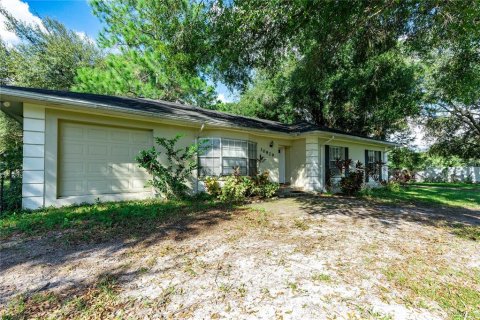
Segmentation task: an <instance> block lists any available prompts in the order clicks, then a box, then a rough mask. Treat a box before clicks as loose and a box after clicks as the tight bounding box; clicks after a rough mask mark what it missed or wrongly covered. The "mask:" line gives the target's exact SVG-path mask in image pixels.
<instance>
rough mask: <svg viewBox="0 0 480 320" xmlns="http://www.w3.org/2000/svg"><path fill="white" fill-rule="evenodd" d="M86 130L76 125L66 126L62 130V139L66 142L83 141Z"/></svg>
mask: <svg viewBox="0 0 480 320" xmlns="http://www.w3.org/2000/svg"><path fill="white" fill-rule="evenodd" d="M83 135H84V128H83V127H80V126H79V125H75V124H64V126H63V130H61V137H62V138H63V139H65V140H70V139H71V140H82V139H83V138H84V136H83Z"/></svg>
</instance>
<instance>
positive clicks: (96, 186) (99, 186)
mask: <svg viewBox="0 0 480 320" xmlns="http://www.w3.org/2000/svg"><path fill="white" fill-rule="evenodd" d="M110 191H111V188H110V182H109V181H108V180H98V181H93V180H87V190H86V192H87V193H88V194H102V193H110Z"/></svg>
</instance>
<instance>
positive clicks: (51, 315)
mask: <svg viewBox="0 0 480 320" xmlns="http://www.w3.org/2000/svg"><path fill="white" fill-rule="evenodd" d="M76 289H77V290H78V291H77V292H75V293H72V292H69V293H63V294H55V293H52V292H45V293H35V294H32V295H19V296H17V297H16V298H15V299H13V300H12V301H11V302H10V303H9V305H8V306H7V308H6V310H3V311H0V318H1V319H5V320H7V319H71V318H75V319H78V318H80V319H91V318H101V317H102V315H103V314H104V313H105V312H106V311H107V310H108V311H109V312H112V310H115V306H116V304H117V303H118V284H117V279H116V277H115V276H113V275H105V276H103V277H101V278H100V279H99V280H98V282H97V283H96V284H94V285H92V286H91V287H88V288H84V289H81V290H79V289H78V288H76ZM72 297H73V298H72Z"/></svg>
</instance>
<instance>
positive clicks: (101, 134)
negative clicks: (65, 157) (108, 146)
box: [87, 128, 108, 142]
mask: <svg viewBox="0 0 480 320" xmlns="http://www.w3.org/2000/svg"><path fill="white" fill-rule="evenodd" d="M87 138H88V139H93V140H96V141H99V142H100V141H108V130H106V129H93V128H89V129H88V131H87Z"/></svg>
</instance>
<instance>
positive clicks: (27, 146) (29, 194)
mask: <svg viewBox="0 0 480 320" xmlns="http://www.w3.org/2000/svg"><path fill="white" fill-rule="evenodd" d="M44 195H45V108H44V107H40V106H32V105H29V104H28V103H24V105H23V180H22V207H23V208H24V209H32V210H33V209H38V208H41V207H43V206H44V204H45V203H44V198H45V197H44Z"/></svg>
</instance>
